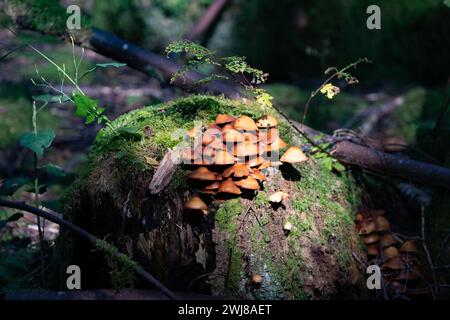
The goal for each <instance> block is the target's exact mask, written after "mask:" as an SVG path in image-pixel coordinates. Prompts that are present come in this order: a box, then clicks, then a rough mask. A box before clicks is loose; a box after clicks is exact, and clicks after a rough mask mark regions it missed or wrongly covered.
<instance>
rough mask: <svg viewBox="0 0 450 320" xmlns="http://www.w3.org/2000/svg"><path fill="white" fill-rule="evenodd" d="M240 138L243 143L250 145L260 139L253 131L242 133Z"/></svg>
mask: <svg viewBox="0 0 450 320" xmlns="http://www.w3.org/2000/svg"><path fill="white" fill-rule="evenodd" d="M242 136H243V137H244V141H249V142H252V143H257V142H259V141H260V140H261V139H262V138H260V136H259V135H257V134H256V132H254V131H245V132H243V133H242Z"/></svg>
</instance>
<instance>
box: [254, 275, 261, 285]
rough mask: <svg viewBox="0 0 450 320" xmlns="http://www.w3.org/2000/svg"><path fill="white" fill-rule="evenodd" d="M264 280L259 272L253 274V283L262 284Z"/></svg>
mask: <svg viewBox="0 0 450 320" xmlns="http://www.w3.org/2000/svg"><path fill="white" fill-rule="evenodd" d="M262 282H263V277H262V276H261V275H259V274H254V275H253V276H252V283H253V284H261V283H262Z"/></svg>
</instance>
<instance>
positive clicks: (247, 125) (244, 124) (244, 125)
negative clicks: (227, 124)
mask: <svg viewBox="0 0 450 320" xmlns="http://www.w3.org/2000/svg"><path fill="white" fill-rule="evenodd" d="M233 126H234V128H235V129H236V130H252V131H258V127H257V126H256V123H255V121H253V119H252V118H250V117H248V116H242V117H239V118H237V119H236V120H235V121H234V123H233Z"/></svg>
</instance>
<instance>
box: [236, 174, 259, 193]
mask: <svg viewBox="0 0 450 320" xmlns="http://www.w3.org/2000/svg"><path fill="white" fill-rule="evenodd" d="M235 184H236V185H237V186H239V187H241V188H243V189H248V190H258V189H259V183H258V180H256V179H255V178H253V177H250V176H248V177H246V178H244V179H241V180H238V181H236V182H235Z"/></svg>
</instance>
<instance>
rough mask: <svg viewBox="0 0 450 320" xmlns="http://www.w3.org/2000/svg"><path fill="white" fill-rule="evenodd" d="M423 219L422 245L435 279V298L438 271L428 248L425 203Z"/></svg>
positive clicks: (432, 291) (422, 209) (433, 291)
mask: <svg viewBox="0 0 450 320" xmlns="http://www.w3.org/2000/svg"><path fill="white" fill-rule="evenodd" d="M421 221H422V229H421V233H422V247H423V250H424V251H425V255H426V256H427V260H428V264H429V267H430V271H431V275H432V276H433V281H434V286H433V289H432V290H431V293H432V294H433V298H436V296H437V295H438V292H437V287H436V284H437V283H438V281H437V276H436V271H435V270H434V266H433V260H432V259H431V255H430V251H429V250H428V246H427V241H426V238H425V208H424V206H423V205H422V207H421ZM435 290H436V291H435Z"/></svg>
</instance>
